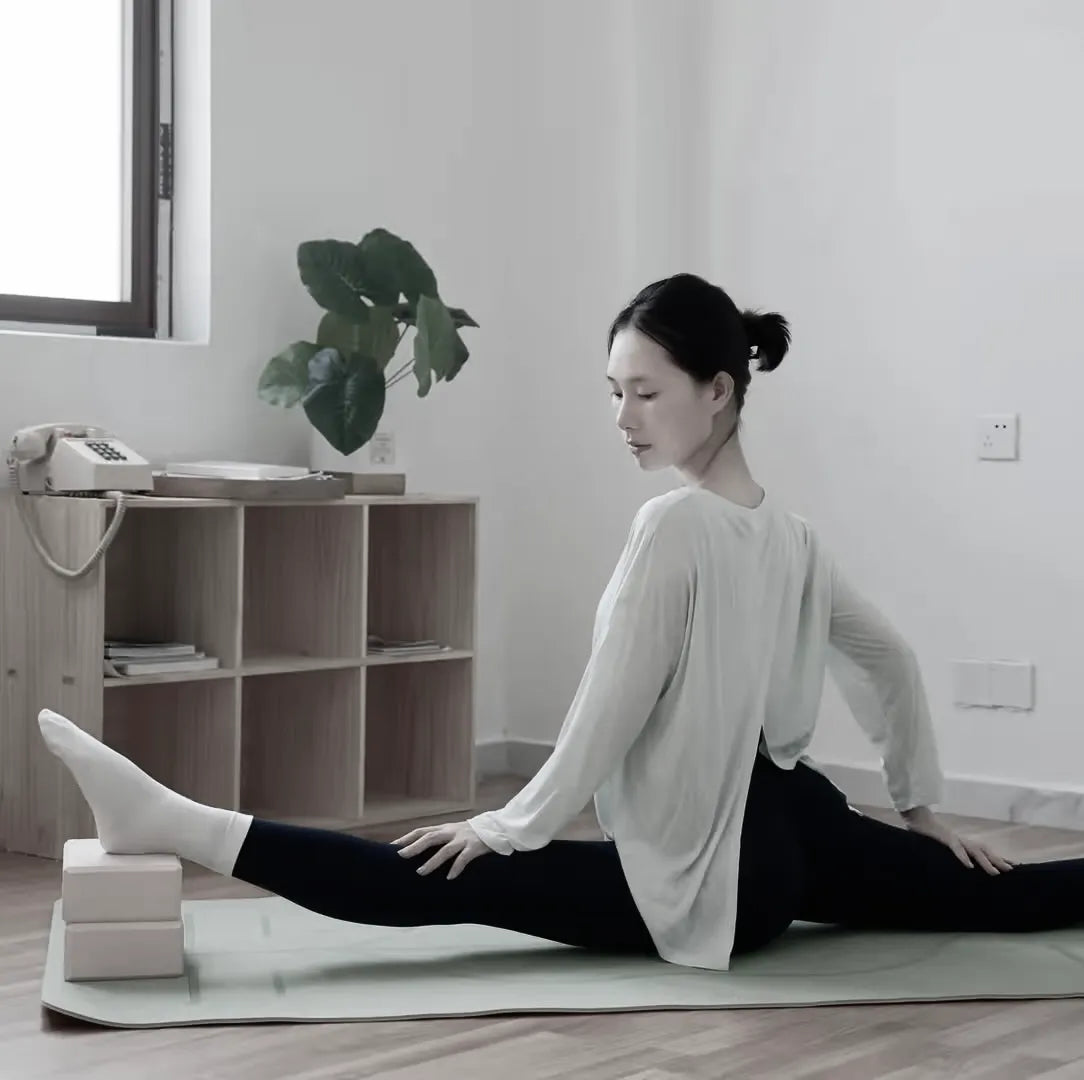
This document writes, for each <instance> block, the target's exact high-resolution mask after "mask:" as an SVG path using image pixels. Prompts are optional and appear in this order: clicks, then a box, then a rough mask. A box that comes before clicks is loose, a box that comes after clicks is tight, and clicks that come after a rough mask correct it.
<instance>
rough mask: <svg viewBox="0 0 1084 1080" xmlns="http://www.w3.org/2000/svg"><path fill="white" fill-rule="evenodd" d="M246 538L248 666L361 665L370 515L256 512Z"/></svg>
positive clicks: (249, 517)
mask: <svg viewBox="0 0 1084 1080" xmlns="http://www.w3.org/2000/svg"><path fill="white" fill-rule="evenodd" d="M244 534H245V538H244V626H243V637H242V649H241V653H242V657H243V663H244V664H250V663H251V664H253V665H262V666H263V667H264V668H267V667H268V666H272V667H273V666H275V665H276V664H288V663H290V662H291V660H317V661H318V660H319V659H321V658H326V659H329V660H335V659H338V660H341V659H351V660H360V659H361V656H362V652H363V648H362V626H363V622H364V608H363V599H364V588H365V534H366V507H364V506H358V505H350V504H344V505H332V506H329V505H327V504H323V503H321V504H318V505H311V506H305V505H300V506H297V505H295V506H255V507H250V508H248V509H246V510H245V517H244Z"/></svg>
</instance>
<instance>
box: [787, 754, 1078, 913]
mask: <svg viewBox="0 0 1084 1080" xmlns="http://www.w3.org/2000/svg"><path fill="white" fill-rule="evenodd" d="M794 779H795V782H794V783H793V784H792V785H791V786H790V791H791V799H790V803H791V812H792V814H793V820H794V822H795V825H796V827H798V828H799V829H800V830H801V832H802V835H803V842H804V846H805V848H806V851H807V853H808V855H809V860H808V865H809V867H810V873H809V881H808V892H807V894H806V900H805V902H804V904H803V907H802V911H801V912H800V913H799V914H798V916H797V918H799V919H802V920H807V921H809V922H824V923H837V924H839V925H843V926H851V927H856V928H864V929H872V930H944V931H967V930H974V931H991V932H1017V931H1035V930H1054V929H1061V928H1064V927H1069V926H1074V925H1079V924H1084V859H1060V860H1056V861H1048V862H1032V863H1020V864H1018V865H1017V866H1015V867H1014V868H1013V869H1011V870H1006V871H1003V872H1001V873H1000V874H989V873H987V872H986V871H985V870H983V869H982V868H981V867H980V866H978V865H976V866H974V867H973V868H969V867H967V866H965V865H964V864H963V863H962V862H960V860H959V859H958V858H957V857H956V856H955V854H953V852H952V851H950V850H949V848H948V847H946V846H945V845H944V844H942V843H941V842H940V841H938V840H934V839H933V838H932V837H929V836H924V835H922V834H920V833H915V832H911V831H910V830H908V829H906V828H902V827H899V826H895V825H890V824H888V823H886V822H882V821H877V820H875V819H874V818H869V817H865V816H864V815H861V814H857V813H855V812H854V811H853V810H852V809H851V808H850V807H849V806H848V805H847V802H846V798H845V796H844V795H843V793H842V792H840V791H839V790H838V789H837V788H836V787H835V786H834V785H832V784H831V783H830V781H828V779H827V778H826V777H824V776H822V775H820V774H819V773H817V772H815V771H814V770H812V769H809V768H807V767H806V766H804V765H799V766H797V768H796V769H795V778H794Z"/></svg>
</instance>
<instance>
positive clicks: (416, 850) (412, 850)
mask: <svg viewBox="0 0 1084 1080" xmlns="http://www.w3.org/2000/svg"><path fill="white" fill-rule="evenodd" d="M441 828H442V827H441V826H438V827H436V828H429V829H415V830H414V832H412V833H407V835H406V836H404V837H403V838H402V842H403V843H407V842H408V841H410V840H411V839H412V837H414V836H415V835H416V834H418V833H420V834H421V835H420V836H417V839H415V840H413V843H408V845H407V846H406V847H403V848H400V849H399V854H400V855H402V857H403V858H404V859H409V858H411V857H412V856H414V855H420V854H421V853H422V852H423V851H427V850H428V849H429V848H431V847H433V845H434V844H441V843H443V842H444V840H445V837H444V836H443V834H442V832H441ZM396 843H400V841H398V840H397V841H396Z"/></svg>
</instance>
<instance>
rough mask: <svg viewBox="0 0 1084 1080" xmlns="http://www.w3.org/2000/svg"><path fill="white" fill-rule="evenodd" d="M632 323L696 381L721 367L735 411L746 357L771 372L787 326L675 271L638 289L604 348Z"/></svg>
mask: <svg viewBox="0 0 1084 1080" xmlns="http://www.w3.org/2000/svg"><path fill="white" fill-rule="evenodd" d="M626 327H633V328H634V329H636V330H639V331H640V333H642V334H644V335H646V336H647V337H649V338H651V340H652V341H654V342H656V343H658V344H659V345H661V346H662V347H663V348H664V349H665V350H666V351H667V352H668V353H669V354H670V356H671V357H672V358H673V361H674V363H675V364H677V366H678V367H679V368H681V369H682V370H683V371H685V372H686V373H687V374H689V375H690V376H692V378H694V379H695V380H696V381H697V382H699V383H702V384H703V383H709V382H711V380H712V379H714V378H715V376H716V375H717V374H718V373H719V372H720V371H725V372H727V374H728V375H730V376H731V378H733V380H734V398H735V403H736V405H737V409H738V414H739V416H740V415H741V411H742V408H743V406H744V405H745V392H746V390H748V388H749V382H750V378H751V375H750V371H749V361H750V360H751V359H752V352H753V349H754V348H755V349H756V358H757V368H758V370H760V371H774V370H775V369H776V368H777V367H779V365H780V363H781V362H782V360H783V357H784V356H785V355H786V352H787V348H788V346H789V345H790V326H789V324H788V323H787V320H786V319H784V318H783V316H782V315H777V314H776V313H775V312H771V313H769V314H761V313H760V312H756V311H739V310H738V308H737V306H736V305H735V303H734V301H733V300H731V299H730V297H729V296H727V294H726V293H725V292H723V290H722V289H720V288H719V286H718V285H712V284H711V283H710V282H708V281H705V280H704V279H703V278H701V277H697V276H696V275H695V274H675V275H674V276H673V277H668V278H663V279H662V280H661V281H655V282H653V283H652V284H650V285H648V286H647V287H646V288H644V289H641V290H640V292H639V293H638V294H637V295H636V297H635V298H634V299H633V300H632V302H631V303H630V304H629V305H628V306H627V307H626V308H624V309H623V310H622V311H621V313H620V314H619V315H618V316H617V318H616V319H614V321H613V325H612V326H611V327H610V336H609V341H608V343H607V351H609V349H610V348H612V346H613V343H614V338H615V337H616V336H617V333H618V331H619V330H624V329H625V328H626Z"/></svg>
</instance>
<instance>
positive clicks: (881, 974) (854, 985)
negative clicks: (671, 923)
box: [42, 897, 1084, 1028]
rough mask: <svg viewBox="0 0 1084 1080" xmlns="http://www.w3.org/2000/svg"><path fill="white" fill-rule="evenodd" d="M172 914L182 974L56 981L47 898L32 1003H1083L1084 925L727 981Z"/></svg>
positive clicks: (301, 921) (477, 932)
mask: <svg viewBox="0 0 1084 1080" xmlns="http://www.w3.org/2000/svg"><path fill="white" fill-rule="evenodd" d="M182 913H183V919H184V927H185V966H186V973H185V974H184V975H182V976H179V977H177V978H170V979H132V980H105V981H100V982H82V983H67V982H65V981H64V957H63V949H64V932H63V922H62V920H61V917H60V904H59V901H58V902H57V904H56V906H55V907H54V909H53V921H52V929H51V933H50V937H49V948H48V954H47V956H46V961H45V976H44V980H43V984H42V1001H43V1003H44V1004H45V1005H46V1006H47V1007H48V1008H50V1009H53V1010H55V1011H57V1012H61V1013H66V1014H68V1015H70V1016H74V1017H79V1018H81V1019H84V1020H89V1021H92V1022H95V1023H99V1024H105V1025H109V1026H112V1027H132V1028H137V1027H171V1026H176V1025H182V1024H223V1023H245V1022H267V1021H280V1022H304V1021H349V1020H394V1019H418V1018H424V1017H437V1016H484V1015H492V1014H496V1013H534V1012H551V1013H552V1012H556V1013H576V1012H617V1011H631V1010H639V1009H736V1008H750V1007H757V1008H764V1007H775V1006H807V1005H835V1004H855V1003H862V1002H903V1001H949V1000H960V999H968V998H972V999H974V998H1049V997H1080V996H1084V930H1058V931H1050V932H1045V933H1035V934H986V933H983V934H925V933H922V934H918V933H873V932H869V931H863V932H855V931H843V930H839V929H836V928H833V927H824V926H815V925H813V924H809V923H796V924H794V926H793V927H792V928H791V930H789V931H788V932H787V933H786V934H785V935H784V936H783V937H782V938H781V939H779V940H778V941H777V942H775V943H774V944H772V945H771V946H769V947H768V948H767V949H764V950H763V951H761V952H759V953H757V954H755V955H752V956H746V957H737V958H735V959H734V961H733V963H732V966H731V969H730V970H729V971H703V970H699V969H692V968H683V967H679V966H677V965H674V964H668V963H666V962H664V961H662V960H657V959H655V960H653V959H643V958H627V957H605V956H598V955H594V954H591V953H589V952H587V951H586V950H583V949H575V948H570V947H567V946H563V945H556V944H554V943H552V942H547V941H542V940H540V939H539V938H534V937H529V936H527V935H524V934H517V933H513V932H511V931H507V930H495V929H493V928H491V927H485V926H477V925H474V924H470V925H465V926H425V927H416V928H405V929H404V928H393V927H382V926H357V925H354V924H351V923H342V922H338V921H336V920H334V919H329V918H326V917H324V916H320V915H313V914H311V913H310V912H307V911H305V910H304V909H302V908H299V907H297V906H296V905H294V904H291V903H289V902H288V901H285V900H282V899H281V898H279V897H261V898H255V899H247V900H191V901H188V900H186V901H184V903H183V904H182Z"/></svg>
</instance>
